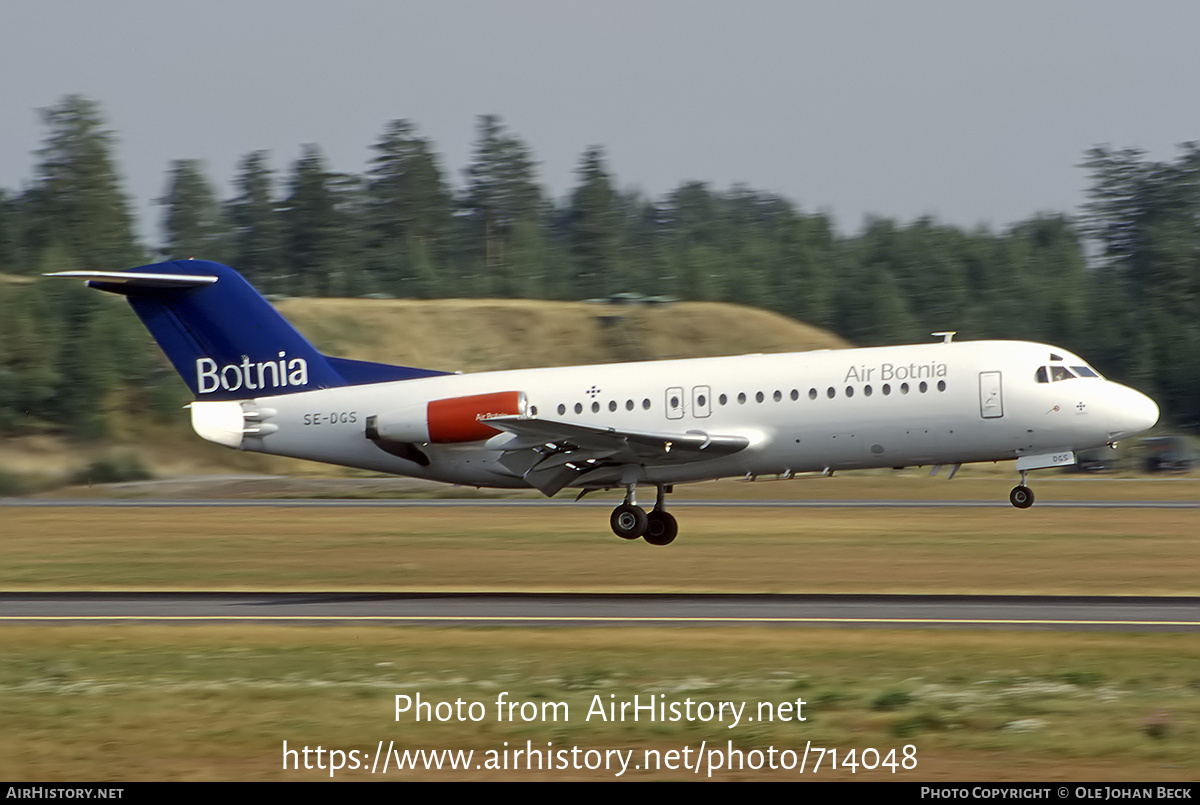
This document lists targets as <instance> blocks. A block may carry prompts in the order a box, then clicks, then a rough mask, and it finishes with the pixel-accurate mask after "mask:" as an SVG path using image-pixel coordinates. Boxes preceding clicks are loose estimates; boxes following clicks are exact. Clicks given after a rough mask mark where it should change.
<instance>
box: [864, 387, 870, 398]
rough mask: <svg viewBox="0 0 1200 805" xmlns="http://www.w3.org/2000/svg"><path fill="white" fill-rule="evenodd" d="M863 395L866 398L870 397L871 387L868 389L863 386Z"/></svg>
mask: <svg viewBox="0 0 1200 805" xmlns="http://www.w3.org/2000/svg"><path fill="white" fill-rule="evenodd" d="M863 394H865V395H867V396H868V397H870V396H871V387H870V386H863Z"/></svg>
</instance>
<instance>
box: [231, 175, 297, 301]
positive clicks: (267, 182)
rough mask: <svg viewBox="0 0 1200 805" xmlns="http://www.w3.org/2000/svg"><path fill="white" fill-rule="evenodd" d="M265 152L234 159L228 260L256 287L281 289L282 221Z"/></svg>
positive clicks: (270, 289) (274, 290)
mask: <svg viewBox="0 0 1200 805" xmlns="http://www.w3.org/2000/svg"><path fill="white" fill-rule="evenodd" d="M273 185H274V179H273V176H272V174H271V169H270V167H269V166H268V165H267V152H266V151H254V152H253V153H250V154H247V155H246V156H244V157H242V159H241V161H240V162H239V163H238V173H237V177H236V178H235V179H234V188H235V189H236V191H237V195H236V196H234V198H233V199H232V200H230V201H229V202H228V204H227V205H226V210H227V217H228V219H229V222H230V225H231V227H232V233H231V235H230V260H231V261H232V263H233V265H234V266H236V267H237V268H238V270H239V271H241V272H242V273H243V274H244V275H245V276H246V277H247V279H249V280H250V281H251V282H252V283H253V284H254V285H255V286H257V287H258V288H259V289H260V290H263V291H270V292H279V291H282V290H284V288H285V284H284V277H283V275H284V273H285V265H284V255H283V221H282V220H281V216H280V212H279V208H278V204H277V202H276V201H275V197H274V189H273Z"/></svg>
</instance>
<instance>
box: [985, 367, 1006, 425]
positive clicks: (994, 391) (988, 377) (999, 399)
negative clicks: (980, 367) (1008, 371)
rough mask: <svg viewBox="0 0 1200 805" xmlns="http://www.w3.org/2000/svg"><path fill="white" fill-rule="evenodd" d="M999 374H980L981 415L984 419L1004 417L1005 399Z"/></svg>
mask: <svg viewBox="0 0 1200 805" xmlns="http://www.w3.org/2000/svg"><path fill="white" fill-rule="evenodd" d="M1002 391H1003V389H1002V385H1001V382H1000V373H999V372H980V373H979V415H980V416H981V417H983V418H984V419H999V418H1000V417H1002V416H1004V397H1003V394H1002Z"/></svg>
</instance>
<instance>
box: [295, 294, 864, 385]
mask: <svg viewBox="0 0 1200 805" xmlns="http://www.w3.org/2000/svg"><path fill="white" fill-rule="evenodd" d="M279 310H280V312H281V313H283V314H284V316H286V317H287V318H288V319H289V320H290V321H292V322H293V323H294V324H295V325H296V327H297V329H299V330H300V331H301V332H303V333H305V334H306V335H308V336H309V337H310V338H311V339H312V341H313V343H315V344H316V345H317V346H318V347H319V348H321V349H323V350H325V351H328V352H330V353H332V354H336V355H340V356H344V357H353V358H358V359H361V360H371V361H381V362H384V363H396V364H401V365H409V366H421V367H424V368H429V369H443V370H461V371H467V372H478V371H486V370H493V369H519V368H526V367H534V366H566V365H574V364H584V363H612V362H619V361H627V360H658V359H666V358H680V357H708V356H714V355H740V354H746V353H753V352H790V351H797V352H799V351H804V350H811V349H837V348H841V347H845V346H849V344H847V342H845V341H843V340H842V339H840V338H838V337H837V336H834V335H832V334H830V333H828V332H826V331H824V330H819V329H817V328H816V327H811V326H809V325H806V324H802V323H800V322H797V321H793V320H792V319H788V318H787V317H785V316H780V315H778V314H775V313H769V312H767V311H765V310H758V309H756V308H748V307H742V306H739V305H729V304H722V303H716V302H680V303H676V304H672V305H666V306H662V307H657V306H656V307H629V306H613V305H595V304H587V303H583V302H543V301H536V300H529V299H514V300H496V299H434V300H428V301H417V300H409V299H387V300H373V299H289V300H286V301H284V302H280V303H279Z"/></svg>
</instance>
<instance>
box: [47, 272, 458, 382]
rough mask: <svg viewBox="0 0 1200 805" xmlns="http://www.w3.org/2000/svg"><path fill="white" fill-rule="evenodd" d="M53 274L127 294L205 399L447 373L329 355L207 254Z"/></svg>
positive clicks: (100, 288) (183, 375) (242, 280)
mask: <svg viewBox="0 0 1200 805" xmlns="http://www.w3.org/2000/svg"><path fill="white" fill-rule="evenodd" d="M49 276H54V277H72V278H76V279H83V280H87V283H88V285H89V286H91V287H93V288H96V289H98V290H101V291H108V292H110V293H117V294H121V295H123V296H125V297H126V298H127V299H128V300H129V304H130V305H131V306H132V307H133V309H134V311H135V312H136V313H137V315H138V317H139V318H140V319H141V320H142V323H143V324H145V325H146V329H147V330H149V331H150V334H151V335H152V336H154V339H155V340H156V341H157V342H158V345H159V346H160V347H161V348H162V350H163V352H164V353H166V355H167V357H168V358H169V359H170V361H171V363H172V365H174V367H175V370H176V371H178V372H179V374H180V376H181V377H182V378H183V379H184V381H185V382H186V383H187V384H188V387H189V388H190V389H191V390H192V393H193V394H195V395H196V397H197V399H200V400H240V399H246V398H251V397H261V396H270V395H275V394H290V393H295V392H300V391H313V390H316V389H323V388H334V387H338V386H352V385H361V384H366V383H381V382H386V381H393V380H411V379H413V378H417V377H432V376H434V375H441V374H445V373H444V372H435V371H430V370H426V369H414V368H411V367H407V366H388V365H386V364H379V363H369V362H366V361H351V360H347V359H344V358H329V357H326V356H324V355H322V354H321V353H320V352H318V351H317V349H316V348H315V347H313V345H312V344H310V343H309V342H308V340H307V339H305V338H304V336H302V335H301V334H300V333H299V332H297V331H296V329H295V328H294V327H292V325H290V324H288V322H287V321H286V320H285V319H284V318H283V317H282V316H280V315H279V313H278V312H277V311H276V310H275V308H274V307H272V306H271V303H270V302H268V301H267V300H266V299H264V298H263V297H262V295H261V294H259V293H258V291H256V290H254V288H253V287H252V286H251V285H250V283H248V282H247V281H246V280H245V279H244V278H243V277H242V276H241V275H240V274H238V272H236V271H234V270H233V269H232V268H229V267H228V266H223V265H221V264H220V263H213V262H209V261H207V260H173V261H170V262H166V263H156V264H154V265H148V266H143V267H141V268H139V269H136V270H134V271H63V272H59V273H57V274H51V275H49Z"/></svg>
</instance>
